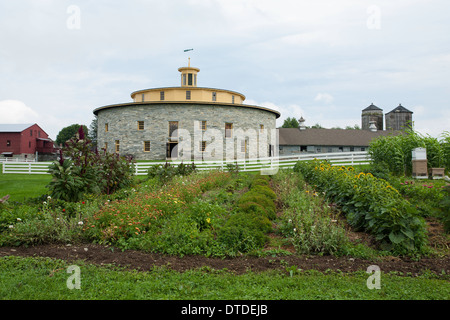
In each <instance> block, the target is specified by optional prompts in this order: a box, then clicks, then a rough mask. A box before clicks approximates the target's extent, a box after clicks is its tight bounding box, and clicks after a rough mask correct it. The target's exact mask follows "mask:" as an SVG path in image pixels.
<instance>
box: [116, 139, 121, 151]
mask: <svg viewBox="0 0 450 320" xmlns="http://www.w3.org/2000/svg"><path fill="white" fill-rule="evenodd" d="M116 152H117V153H119V152H120V141H119V140H116Z"/></svg>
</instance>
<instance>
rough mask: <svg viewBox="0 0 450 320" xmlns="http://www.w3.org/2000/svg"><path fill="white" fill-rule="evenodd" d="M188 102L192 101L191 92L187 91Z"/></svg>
mask: <svg viewBox="0 0 450 320" xmlns="http://www.w3.org/2000/svg"><path fill="white" fill-rule="evenodd" d="M186 100H191V91H189V90H188V91H186Z"/></svg>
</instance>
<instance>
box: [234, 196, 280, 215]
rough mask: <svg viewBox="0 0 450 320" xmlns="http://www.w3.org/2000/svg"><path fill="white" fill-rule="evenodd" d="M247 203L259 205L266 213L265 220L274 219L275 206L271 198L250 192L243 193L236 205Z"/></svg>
mask: <svg viewBox="0 0 450 320" xmlns="http://www.w3.org/2000/svg"><path fill="white" fill-rule="evenodd" d="M247 202H254V203H257V204H259V205H261V206H262V207H263V208H264V211H265V212H266V215H267V218H269V219H271V220H273V219H275V218H276V206H275V203H274V202H273V200H272V199H271V198H268V197H267V196H265V195H263V194H259V193H257V192H256V191H253V190H250V191H248V192H246V193H244V194H243V195H242V196H241V198H240V199H239V201H238V205H239V206H240V205H243V204H245V203H247Z"/></svg>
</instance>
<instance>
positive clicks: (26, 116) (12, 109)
mask: <svg viewBox="0 0 450 320" xmlns="http://www.w3.org/2000/svg"><path fill="white" fill-rule="evenodd" d="M0 114H1V120H0V122H1V123H3V124H18V123H20V124H21V123H37V122H38V120H39V114H38V113H37V112H35V111H34V110H33V109H31V108H30V107H28V106H27V105H26V104H25V103H23V102H22V101H18V100H4V101H0Z"/></svg>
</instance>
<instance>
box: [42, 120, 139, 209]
mask: <svg viewBox="0 0 450 320" xmlns="http://www.w3.org/2000/svg"><path fill="white" fill-rule="evenodd" d="M91 146H92V144H91V141H90V140H89V139H87V138H85V137H84V132H83V130H82V128H81V127H80V130H79V132H78V134H77V136H76V137H74V138H72V139H71V140H69V141H68V142H67V143H66V146H65V148H64V149H63V150H62V151H60V159H59V161H55V162H53V164H52V165H50V167H49V173H50V174H51V175H52V181H51V182H50V183H49V184H48V185H47V188H48V189H49V191H50V195H51V197H52V198H56V199H62V200H64V201H72V202H74V201H79V200H81V198H82V197H83V195H84V194H86V193H93V194H112V193H114V192H115V191H116V190H119V189H121V188H124V187H128V186H130V185H131V184H132V183H133V178H134V176H133V169H132V166H131V159H129V158H124V157H119V155H118V154H109V153H107V152H106V151H104V152H103V153H102V154H101V153H99V152H97V151H93V150H92V149H91Z"/></svg>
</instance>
